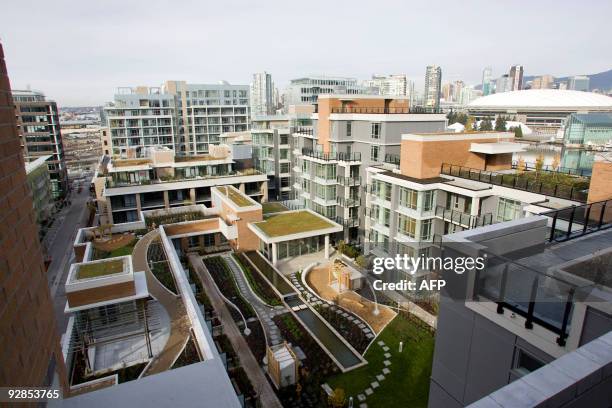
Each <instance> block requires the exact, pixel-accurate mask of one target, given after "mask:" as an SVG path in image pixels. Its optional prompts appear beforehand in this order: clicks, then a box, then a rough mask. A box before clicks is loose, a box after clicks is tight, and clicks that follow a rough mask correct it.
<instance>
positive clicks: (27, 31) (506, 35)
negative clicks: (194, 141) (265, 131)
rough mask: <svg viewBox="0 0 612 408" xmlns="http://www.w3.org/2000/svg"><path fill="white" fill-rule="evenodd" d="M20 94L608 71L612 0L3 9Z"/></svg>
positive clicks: (93, 94) (34, 4)
mask: <svg viewBox="0 0 612 408" xmlns="http://www.w3.org/2000/svg"><path fill="white" fill-rule="evenodd" d="M0 10H1V11H0V14H1V17H0V19H1V24H0V40H1V41H2V43H3V46H4V51H5V57H6V60H7V66H8V70H9V76H10V79H11V84H12V87H13V88H15V89H16V88H23V87H25V86H26V85H30V86H31V88H32V89H37V90H42V91H44V92H45V93H46V94H47V95H48V96H49V97H51V98H54V99H55V100H57V101H58V102H59V103H60V105H64V106H71V105H72V106H74V105H89V104H102V103H103V102H104V101H108V100H111V99H112V95H113V93H114V89H115V88H116V87H118V86H132V85H159V84H161V83H162V82H163V81H164V80H167V79H184V80H187V81H191V82H199V83H206V82H213V83H214V82H217V81H219V80H222V79H225V80H228V81H230V82H232V83H248V82H250V80H251V74H252V73H253V72H256V71H263V70H266V71H268V72H270V73H271V74H272V76H273V79H274V81H275V82H276V83H277V85H278V86H279V87H281V88H282V87H283V86H284V85H285V84H287V83H288V81H289V80H290V79H291V78H296V77H300V76H303V75H308V74H328V75H343V76H353V77H357V78H360V79H364V78H368V77H370V75H371V74H372V73H406V74H407V75H408V76H409V77H411V78H413V79H414V80H416V84H417V89H420V88H421V87H422V83H423V80H422V77H423V76H424V72H425V66H426V65H428V64H438V65H440V66H442V71H443V82H446V81H449V80H455V79H463V80H465V81H466V82H468V83H479V82H480V77H481V72H482V69H483V67H484V66H487V65H490V66H492V67H493V75H494V76H495V77H497V76H499V75H500V74H502V73H504V72H506V71H507V70H508V69H509V67H510V65H512V64H517V63H518V64H523V65H524V66H525V74H526V75H533V74H546V73H550V74H553V75H558V76H562V75H567V74H582V73H588V74H590V73H596V72H600V71H604V70H607V69H610V68H612V53H611V52H610V43H609V41H610V39H609V28H607V27H609V18H610V15H612V2H610V1H609V0H582V1H567V0H556V1H548V0H542V1H540V0H538V1H533V0H531V1H522V0H519V1H516V0H515V1H507V0H505V1H501V0H489V1H470V0H465V1H457V0H438V1H432V2H425V1H411V0H404V1H390V0H377V1H372V0H370V1H361V0H353V1H334V0H326V1H325V0H324V1H319V0H310V1H291V0H280V1H277V0H267V1H246V0H241V1H238V0H221V1H219V0H217V1H210V0H200V1H184V0H175V1H157V0H147V1H129V0H97V1H84V0H81V1H65V0H54V1H42V0H40V1H24V0H5V3H4V4H3V5H2V6H1V8H0Z"/></svg>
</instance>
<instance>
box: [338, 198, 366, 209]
mask: <svg viewBox="0 0 612 408" xmlns="http://www.w3.org/2000/svg"><path fill="white" fill-rule="evenodd" d="M337 202H338V205H339V206H340V207H359V205H360V204H361V200H360V199H359V197H338V198H337Z"/></svg>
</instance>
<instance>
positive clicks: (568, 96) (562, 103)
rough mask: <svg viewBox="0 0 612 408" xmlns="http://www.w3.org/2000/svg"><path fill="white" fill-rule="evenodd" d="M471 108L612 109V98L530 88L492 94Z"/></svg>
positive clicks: (470, 106) (471, 104) (592, 94)
mask: <svg viewBox="0 0 612 408" xmlns="http://www.w3.org/2000/svg"><path fill="white" fill-rule="evenodd" d="M467 108H468V109H469V110H480V109H493V110H498V109H508V108H510V109H535V110H547V109H551V108H552V109H555V110H556V109H559V110H569V111H575V110H581V109H585V110H603V111H612V98H610V97H609V96H605V95H601V94H596V93H593V92H582V91H568V90H558V89H528V90H524V91H511V92H502V93H498V94H492V95H487V96H483V97H481V98H478V99H476V100H474V101H472V102H470V103H469V104H468V105H467Z"/></svg>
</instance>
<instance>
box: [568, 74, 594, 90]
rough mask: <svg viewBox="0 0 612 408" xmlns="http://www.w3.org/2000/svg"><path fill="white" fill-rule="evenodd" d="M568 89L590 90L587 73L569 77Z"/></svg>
mask: <svg viewBox="0 0 612 408" xmlns="http://www.w3.org/2000/svg"><path fill="white" fill-rule="evenodd" d="M567 89H570V90H572V91H588V90H589V77H588V76H585V75H575V76H572V77H569V79H568V81H567Z"/></svg>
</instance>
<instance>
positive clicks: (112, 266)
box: [77, 258, 123, 279]
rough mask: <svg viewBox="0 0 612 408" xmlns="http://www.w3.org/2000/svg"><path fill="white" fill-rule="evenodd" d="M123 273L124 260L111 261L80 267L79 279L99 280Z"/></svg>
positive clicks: (78, 271)
mask: <svg viewBox="0 0 612 408" xmlns="http://www.w3.org/2000/svg"><path fill="white" fill-rule="evenodd" d="M121 272H123V259H121V258H120V259H114V258H113V259H109V260H108V261H105V262H95V263H86V264H83V265H81V266H79V269H78V270H77V279H91V278H99V277H101V276H108V275H114V274H116V273H121Z"/></svg>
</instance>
